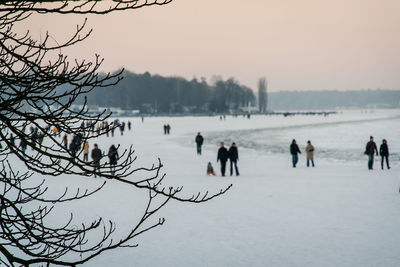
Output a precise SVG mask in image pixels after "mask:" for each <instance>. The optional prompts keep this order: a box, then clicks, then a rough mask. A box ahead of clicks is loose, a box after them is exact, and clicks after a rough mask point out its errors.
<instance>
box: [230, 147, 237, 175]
mask: <svg viewBox="0 0 400 267" xmlns="http://www.w3.org/2000/svg"><path fill="white" fill-rule="evenodd" d="M229 160H230V162H231V176H232V174H233V166H232V165H235V172H236V176H239V170H238V167H237V161H238V160H239V152H238V149H237V146H236V144H235V143H232V146H231V147H230V148H229Z"/></svg>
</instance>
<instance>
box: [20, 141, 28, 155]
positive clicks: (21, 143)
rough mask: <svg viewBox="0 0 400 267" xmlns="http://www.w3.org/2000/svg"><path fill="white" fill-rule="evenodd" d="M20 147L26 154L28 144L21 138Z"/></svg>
mask: <svg viewBox="0 0 400 267" xmlns="http://www.w3.org/2000/svg"><path fill="white" fill-rule="evenodd" d="M19 147H20V148H21V150H22V153H23V154H24V155H25V151H26V147H27V145H26V142H25V141H24V140H22V139H21V142H20V143H19Z"/></svg>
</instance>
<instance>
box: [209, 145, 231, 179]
mask: <svg viewBox="0 0 400 267" xmlns="http://www.w3.org/2000/svg"><path fill="white" fill-rule="evenodd" d="M228 159H229V160H230V163H231V169H230V170H231V172H230V173H231V176H232V175H233V167H235V173H236V176H239V169H238V166H237V161H238V160H239V152H238V149H237V146H236V144H235V143H232V146H231V147H230V148H229V150H228V149H226V148H225V144H224V142H221V143H220V148H219V149H218V154H217V162H218V161H219V162H220V164H221V175H222V176H225V171H226V163H227V162H228ZM207 175H214V176H215V175H216V174H215V171H214V168H213V166H212V164H211V162H208V164H207Z"/></svg>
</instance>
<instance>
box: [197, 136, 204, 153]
mask: <svg viewBox="0 0 400 267" xmlns="http://www.w3.org/2000/svg"><path fill="white" fill-rule="evenodd" d="M195 141H196V145H197V154H198V155H201V146H202V145H203V141H204V138H203V136H201V134H200V132H199V133H197V136H196V139H195Z"/></svg>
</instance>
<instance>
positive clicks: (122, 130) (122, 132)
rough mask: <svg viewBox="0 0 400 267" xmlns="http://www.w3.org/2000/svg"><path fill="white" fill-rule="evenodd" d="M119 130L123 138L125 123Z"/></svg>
mask: <svg viewBox="0 0 400 267" xmlns="http://www.w3.org/2000/svg"><path fill="white" fill-rule="evenodd" d="M119 130H120V131H121V136H123V135H124V131H125V122H124V121H123V122H122V123H121V124H120V125H119Z"/></svg>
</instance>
